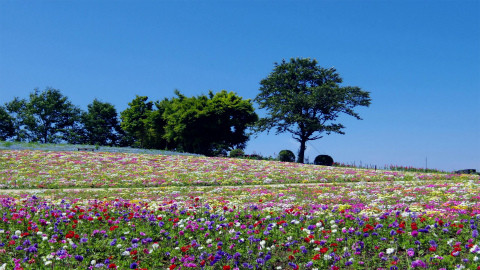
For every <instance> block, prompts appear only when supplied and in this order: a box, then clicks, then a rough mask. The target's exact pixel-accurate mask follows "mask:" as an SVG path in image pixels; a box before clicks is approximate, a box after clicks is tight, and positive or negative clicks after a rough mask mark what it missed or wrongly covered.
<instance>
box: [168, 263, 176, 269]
mask: <svg viewBox="0 0 480 270" xmlns="http://www.w3.org/2000/svg"><path fill="white" fill-rule="evenodd" d="M175 267H177V266H176V265H175V264H172V265H170V266H169V267H168V269H170V270H172V269H175Z"/></svg>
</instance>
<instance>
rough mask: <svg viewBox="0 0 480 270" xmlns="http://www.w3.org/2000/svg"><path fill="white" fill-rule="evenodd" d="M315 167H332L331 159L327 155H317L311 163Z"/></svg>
mask: <svg viewBox="0 0 480 270" xmlns="http://www.w3.org/2000/svg"><path fill="white" fill-rule="evenodd" d="M313 164H315V165H324V166H332V165H333V158H332V157H331V156H329V155H318V156H317V157H316V158H315V160H314V161H313Z"/></svg>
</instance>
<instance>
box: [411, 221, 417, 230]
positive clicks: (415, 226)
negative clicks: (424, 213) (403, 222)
mask: <svg viewBox="0 0 480 270" xmlns="http://www.w3.org/2000/svg"><path fill="white" fill-rule="evenodd" d="M410 227H412V230H418V227H417V223H415V222H412V224H410Z"/></svg>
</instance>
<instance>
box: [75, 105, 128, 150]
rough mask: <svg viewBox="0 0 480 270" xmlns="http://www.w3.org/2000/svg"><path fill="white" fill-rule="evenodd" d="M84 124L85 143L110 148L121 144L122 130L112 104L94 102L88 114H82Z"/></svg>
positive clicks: (89, 107) (89, 106)
mask: <svg viewBox="0 0 480 270" xmlns="http://www.w3.org/2000/svg"><path fill="white" fill-rule="evenodd" d="M82 124H83V132H84V133H85V134H84V135H83V136H84V141H85V143H87V144H98V145H109V146H113V145H117V144H118V143H119V140H120V136H121V133H122V130H121V129H120V123H119V121H118V114H117V110H116V109H115V107H114V106H113V105H112V104H110V103H107V102H101V101H99V100H97V99H95V100H93V102H92V103H91V104H89V105H88V110H87V112H84V113H82Z"/></svg>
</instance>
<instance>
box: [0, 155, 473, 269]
mask: <svg viewBox="0 0 480 270" xmlns="http://www.w3.org/2000/svg"><path fill="white" fill-rule="evenodd" d="M0 184H1V185H2V187H3V189H4V191H3V192H2V191H1V189H0V203H1V206H0V215H1V221H0V269H69V268H70V269H480V237H479V236H478V226H479V225H480V178H479V176H475V175H448V174H421V173H398V172H388V171H371V170H359V169H351V168H331V167H323V166H312V165H299V164H294V163H280V162H266V161H255V160H238V159H228V158H205V157H193V156H160V155H141V154H121V153H89V152H88V153H87V152H45V151H0ZM92 187H95V188H96V187H100V188H96V189H92ZM105 187H108V188H109V189H105ZM11 188H14V189H19V188H37V189H36V190H34V191H28V192H27V191H22V190H17V191H16V192H14V193H13V192H10V191H9V190H6V189H11ZM47 188H50V189H47ZM67 188H75V190H72V189H67Z"/></svg>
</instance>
